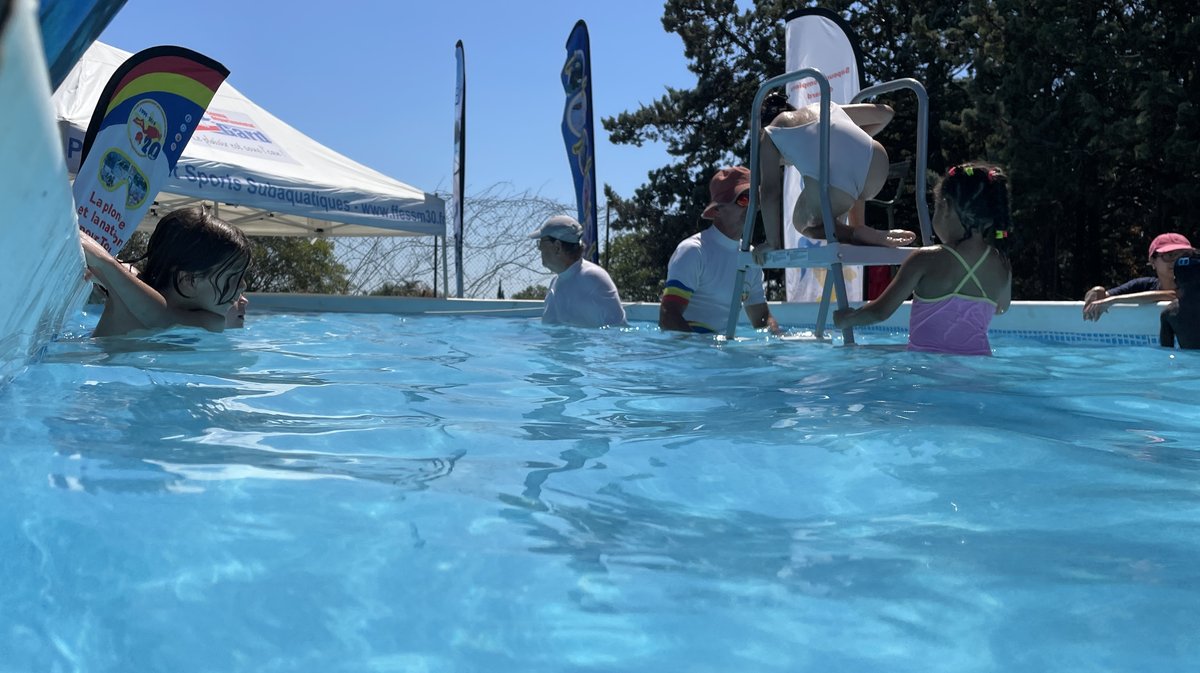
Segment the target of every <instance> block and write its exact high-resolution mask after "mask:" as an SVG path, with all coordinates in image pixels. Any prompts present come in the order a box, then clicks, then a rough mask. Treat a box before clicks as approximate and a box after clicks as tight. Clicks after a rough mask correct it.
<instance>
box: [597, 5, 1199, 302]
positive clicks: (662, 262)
mask: <svg viewBox="0 0 1200 673" xmlns="http://www.w3.org/2000/svg"><path fill="white" fill-rule="evenodd" d="M823 5H824V6H826V7H828V8H829V9H831V10H833V11H835V12H838V13H839V14H840V15H841V16H842V17H843V18H845V19H846V20H847V21H848V23H849V24H850V25H851V26H853V27H854V28H855V31H856V32H857V33H858V36H859V38H860V40H861V45H860V46H861V48H862V53H863V55H864V70H865V75H866V79H867V81H868V84H870V83H874V82H881V81H887V80H891V79H896V78H898V77H915V78H916V79H918V80H919V81H921V82H922V83H923V84H924V86H925V88H926V90H927V92H928V94H929V99H930V107H931V117H930V124H931V128H930V138H929V146H928V152H929V168H930V170H931V172H932V173H933V174H934V175H931V176H930V177H935V176H936V174H940V173H942V172H944V170H945V169H946V168H947V167H948V166H950V165H953V164H957V163H960V162H962V161H966V160H970V159H989V160H993V161H998V162H1000V163H1002V164H1004V165H1005V166H1006V168H1007V169H1008V171H1009V173H1010V174H1011V176H1012V185H1013V201H1012V202H1013V216H1014V218H1013V219H1014V224H1015V226H1014V232H1013V235H1012V238H1011V239H1010V240H1011V241H1012V250H1011V257H1012V258H1013V260H1014V295H1015V296H1016V297H1018V298H1022V299H1037V298H1052V299H1062V298H1079V297H1080V296H1082V292H1083V291H1084V289H1085V288H1086V287H1088V286H1089V285H1093V284H1096V283H1097V282H1102V283H1112V282H1115V281H1116V280H1119V279H1124V278H1127V277H1129V276H1130V275H1133V274H1134V273H1136V272H1137V271H1138V270H1140V269H1141V268H1144V267H1143V265H1144V264H1145V261H1144V259H1145V258H1144V252H1143V251H1144V249H1145V247H1144V246H1145V245H1146V244H1147V243H1148V242H1149V240H1150V238H1152V237H1153V235H1155V234H1157V233H1161V232H1163V231H1170V230H1175V231H1181V232H1182V233H1185V234H1189V235H1194V234H1196V233H1197V232H1196V231H1195V229H1193V228H1192V227H1191V226H1189V225H1190V223H1191V222H1192V221H1194V216H1192V213H1195V212H1197V210H1200V162H1198V161H1197V160H1196V158H1197V157H1198V156H1200V87H1198V85H1200V82H1198V81H1197V72H1198V70H1200V50H1198V49H1196V47H1195V44H1196V43H1197V40H1198V38H1200V15H1197V14H1196V13H1195V12H1194V11H1193V10H1192V9H1191V7H1190V6H1189V5H1187V4H1186V3H1179V2H1172V1H1170V0H1101V1H1098V2H1092V3H1065V4H1061V3H1060V4H1059V5H1053V6H1052V5H1047V4H1046V3H1041V2H1036V1H1035V0H968V2H961V3H943V2H935V1H932V0H913V1H912V2H904V3H894V2H883V1H879V0H867V1H863V2H850V1H846V0H836V1H834V2H829V3H823ZM789 9H790V8H789ZM783 18H784V10H783V8H782V3H778V2H772V1H769V0H759V1H758V2H756V3H755V4H754V6H753V8H751V9H748V10H744V11H743V10H739V9H738V6H737V4H736V3H735V2H733V1H732V0H667V2H666V6H665V8H664V15H663V27H664V28H665V29H666V30H668V31H670V32H674V33H677V34H678V35H679V36H680V37H681V38H682V39H683V43H684V53H685V55H686V56H687V58H688V59H689V61H690V65H689V68H690V69H691V70H692V72H694V73H695V74H696V78H697V82H696V86H695V87H694V88H693V89H688V90H678V89H669V90H668V91H667V93H666V94H665V95H664V96H663V97H662V98H660V99H659V100H657V101H654V102H652V103H650V104H648V105H643V106H642V107H641V108H639V109H638V110H635V111H632V112H625V113H622V114H620V115H617V116H616V117H609V118H605V119H603V120H602V123H603V125H604V128H605V129H606V130H608V131H609V133H610V134H611V139H612V140H613V142H618V143H626V144H632V145H640V144H641V143H643V142H645V141H648V140H654V141H662V142H664V143H666V145H667V150H668V152H669V153H670V154H671V155H672V156H673V157H675V158H676V160H675V161H674V162H673V163H671V164H670V165H668V166H664V167H662V168H659V169H656V170H654V171H651V172H650V174H649V179H648V182H647V183H646V184H645V185H643V186H641V187H639V188H638V189H637V190H635V192H634V195H633V196H632V197H629V198H622V197H620V196H619V195H616V194H611V195H610V197H609V200H610V202H611V203H613V204H614V205H616V206H617V212H618V217H617V219H616V220H614V222H613V223H612V227H613V229H614V231H621V232H624V233H623V234H622V235H621V236H618V238H617V239H616V240H614V242H613V250H612V252H611V255H612V257H611V262H610V265H609V266H610V273H611V274H612V276H613V280H614V281H615V282H616V283H617V286H618V288H620V291H621V293H622V296H623V297H624V296H629V297H631V298H632V297H635V296H639V297H640V296H643V295H648V294H649V292H648V290H647V287H648V285H649V281H648V278H650V277H653V278H657V279H658V280H660V281H661V279H663V278H665V275H666V263H667V260H668V259H669V258H670V254H671V252H672V251H673V250H674V246H675V244H676V243H677V242H678V241H679V240H681V239H682V238H684V237H685V236H687V235H690V234H691V233H694V232H695V231H696V230H697V229H698V228H699V224H700V223H699V220H698V217H699V213H700V211H701V209H702V208H703V206H704V204H705V203H706V202H707V196H708V194H707V189H706V179H707V177H708V176H710V175H711V174H712V172H713V171H714V170H715V169H716V168H718V167H720V166H721V165H728V164H734V163H740V164H745V163H746V162H747V161H748V157H749V151H748V143H747V132H748V129H749V110H750V105H751V102H752V100H753V96H754V93H755V90H756V89H757V87H758V85H759V83H760V82H761V81H763V80H764V79H766V78H767V77H769V76H773V75H776V74H779V73H781V72H783V57H784V54H783V44H784V38H783V21H782V20H783ZM884 102H887V103H889V104H891V105H893V107H895V108H896V110H897V116H896V119H895V121H893V122H892V123H891V124H890V125H889V126H888V128H887V129H885V130H884V132H883V133H882V134H881V135H880V137H879V139H880V141H881V142H882V143H883V144H884V146H885V147H887V148H888V149H889V153H890V154H892V156H893V160H898V159H900V158H903V157H906V156H908V155H910V154H911V153H912V151H913V150H912V148H914V147H915V145H916V143H915V117H914V115H913V114H912V110H911V108H912V102H911V100H910V99H908V98H905V97H904V96H902V95H897V96H895V97H894V98H889V99H887V100H885V101H884ZM606 191H610V190H607V188H606ZM872 212H873V211H870V210H869V211H868V214H869V215H870V214H871V213H872ZM876 215H878V213H876ZM896 217H897V223H898V224H900V225H901V226H906V227H908V228H910V229H916V221H915V208H914V207H911V206H910V207H909V208H900V209H897V211H896ZM626 237H631V239H630V240H628V241H626V240H624V239H625V238H626Z"/></svg>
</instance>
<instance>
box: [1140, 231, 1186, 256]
mask: <svg viewBox="0 0 1200 673" xmlns="http://www.w3.org/2000/svg"><path fill="white" fill-rule="evenodd" d="M1191 249H1192V244H1191V243H1190V242H1188V240H1187V237H1186V236H1184V235H1183V234H1159V235H1158V236H1155V237H1154V240H1153V241H1150V258H1151V259H1154V256H1155V255H1161V254H1163V253H1167V252H1173V251H1175V250H1191Z"/></svg>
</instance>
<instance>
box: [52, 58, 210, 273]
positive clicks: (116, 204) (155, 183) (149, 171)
mask: <svg viewBox="0 0 1200 673" xmlns="http://www.w3.org/2000/svg"><path fill="white" fill-rule="evenodd" d="M228 76H229V70H228V69H226V68H225V66H223V65H221V64H220V63H217V62H216V61H214V60H212V59H211V58H208V57H207V56H204V55H203V54H198V53H196V52H194V51H191V50H189V49H184V48H182V47H173V46H162V47H151V48H149V49H146V50H143V51H140V52H138V53H136V54H134V55H133V56H130V57H129V59H128V60H127V61H125V63H123V64H121V66H120V67H119V68H117V70H116V72H114V73H113V76H112V77H111V78H110V79H109V80H108V85H107V86H105V87H104V91H103V93H101V94H100V100H99V102H97V103H96V110H95V112H93V113H92V120H91V123H90V124H89V125H88V130H87V135H85V136H84V139H83V153H82V158H81V160H80V165H79V174H78V175H77V176H76V178H75V186H74V189H73V192H74V195H75V206H76V210H77V212H78V214H79V228H80V229H83V230H84V231H86V232H87V233H88V234H90V235H91V236H92V238H95V239H96V240H97V241H99V242H100V244H101V245H103V246H104V248H105V249H106V250H108V251H109V252H111V253H112V254H114V255H115V254H117V253H118V252H120V250H121V248H122V247H124V245H125V243H126V242H128V240H129V236H130V234H132V233H133V231H134V230H135V229H136V228H137V226H138V223H139V222H141V221H142V218H143V217H145V215H146V211H148V210H149V209H150V206H151V204H153V203H154V197H155V196H156V195H157V194H158V192H159V191H160V190H161V189H162V186H163V184H164V183H165V182H166V181H167V178H168V176H169V175H170V173H171V171H173V170H175V163H176V162H177V161H179V156H180V155H181V154H183V148H184V147H185V146H186V145H187V143H188V140H190V139H191V137H192V132H193V131H195V130H196V125H197V124H199V123H200V120H201V118H202V117H203V116H204V111H205V110H206V109H207V108H208V104H209V102H211V101H212V98H213V95H214V94H216V92H217V87H219V86H221V82H224V81H225V78H226V77H228Z"/></svg>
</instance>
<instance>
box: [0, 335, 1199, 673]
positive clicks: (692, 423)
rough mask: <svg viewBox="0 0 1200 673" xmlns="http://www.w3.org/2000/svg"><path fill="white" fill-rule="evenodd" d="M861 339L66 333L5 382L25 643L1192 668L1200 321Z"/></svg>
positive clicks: (557, 662)
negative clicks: (105, 336) (1194, 331)
mask: <svg viewBox="0 0 1200 673" xmlns="http://www.w3.org/2000/svg"><path fill="white" fill-rule="evenodd" d="M86 322H87V320H86V319H84V320H83V321H82V322H81V324H80V325H76V326H74V327H72V328H71V329H70V330H69V331H72V332H74V333H76V334H80V333H83V330H84V327H83V325H85V324H86ZM860 341H863V342H866V344H867V346H866V347H858V348H851V349H840V348H839V349H837V350H836V351H834V350H832V349H835V348H837V347H835V346H830V345H828V344H818V343H808V342H804V341H800V342H783V341H779V340H777V339H769V338H766V337H762V336H750V335H747V338H745V339H743V340H740V341H738V342H736V343H731V344H725V345H718V344H716V343H715V342H714V341H712V340H709V339H704V338H681V337H677V336H673V335H667V334H661V333H659V332H658V331H657V330H656V329H654V328H651V327H649V326H647V325H646V324H639V325H638V326H636V327H634V328H632V329H629V330H576V329H569V328H552V327H544V326H542V325H541V324H540V323H538V322H537V321H530V320H522V319H501V318H464V317H454V316H446V317H433V316H420V317H412V316H407V317H406V316H395V315H359V314H278V315H260V316H254V319H253V320H252V321H251V322H250V323H249V326H248V327H247V328H246V329H245V330H243V331H238V332H230V333H227V334H225V335H200V334H194V333H186V334H184V333H179V334H174V335H166V336H164V337H162V338H159V339H155V340H153V341H151V342H147V341H135V342H130V343H127V344H125V346H124V350H123V349H122V347H120V346H119V345H117V346H113V347H110V350H108V351H106V350H103V349H102V347H101V346H99V345H97V344H94V343H91V342H88V341H85V340H70V339H68V340H65V341H59V342H56V343H53V344H51V345H50V347H49V349H48V352H47V353H46V355H45V357H44V358H42V360H41V361H39V362H37V363H35V364H33V365H31V366H30V367H29V368H28V369H27V370H26V371H25V372H23V373H22V374H21V375H20V376H18V377H17V378H16V379H15V380H13V381H11V382H10V383H9V384H8V385H6V386H5V387H3V388H0V406H2V407H3V408H4V409H5V410H6V414H5V416H4V420H3V421H0V438H2V439H3V445H4V447H5V451H4V453H3V454H2V455H3V457H2V458H0V492H2V493H3V494H4V496H3V497H2V498H0V530H3V531H4V533H5V534H4V537H3V538H2V541H0V563H2V564H3V565H4V568H3V570H4V573H3V577H4V578H5V579H6V581H5V582H4V583H3V584H2V585H0V605H3V606H4V607H5V609H4V610H3V611H2V612H0V652H4V653H5V656H4V657H3V658H2V660H3V663H2V664H0V670H5V671H7V670H13V671H25V670H39V671H40V670H45V671H53V670H62V671H68V670H80V671H131V670H145V671H148V670H175V671H185V672H188V671H241V670H254V671H284V670H287V671H292V670H297V671H510V670H511V671H516V670H520V671H568V670H574V671H662V670H677V671H732V670H744V671H803V670H812V671H879V670H889V671H956V672H959V671H1048V670H1061V671H1067V670H1071V671H1076V670H1087V671H1131V670H1146V671H1184V670H1190V669H1191V668H1192V667H1193V663H1194V662H1195V661H1196V660H1197V657H1198V656H1200V644H1198V641H1197V639H1196V638H1195V637H1194V634H1195V633H1197V632H1198V630H1200V610H1198V609H1197V608H1198V606H1200V571H1197V569H1196V564H1195V559H1196V558H1197V557H1198V555H1200V525H1198V524H1197V521H1200V486H1198V485H1197V475H1198V469H1200V460H1197V458H1198V456H1200V453H1197V442H1196V440H1195V437H1197V436H1200V420H1198V419H1197V415H1196V414H1195V412H1194V408H1195V407H1194V401H1195V399H1196V397H1197V393H1198V391H1200V382H1198V381H1197V379H1196V376H1195V374H1194V372H1195V371H1196V368H1197V364H1200V360H1198V359H1197V357H1198V356H1196V355H1195V354H1193V353H1188V352H1178V351H1176V352H1171V351H1166V350H1161V349H1157V348H1150V347H1124V348H1121V347H1113V346H1065V345H1054V346H1047V345H1044V344H1041V343H1037V342H1033V341H1028V340H1019V339H1013V338H1009V337H1003V336H1002V337H999V338H997V339H996V342H995V344H994V345H995V346H996V347H997V353H998V355H997V357H995V358H952V357H938V356H932V355H921V354H909V353H903V352H888V351H885V350H883V349H882V348H880V347H879V346H881V345H886V344H899V343H901V342H902V337H901V336H900V335H888V334H882V333H870V334H864V335H862V336H861V337H860ZM1134 382H1136V383H1134Z"/></svg>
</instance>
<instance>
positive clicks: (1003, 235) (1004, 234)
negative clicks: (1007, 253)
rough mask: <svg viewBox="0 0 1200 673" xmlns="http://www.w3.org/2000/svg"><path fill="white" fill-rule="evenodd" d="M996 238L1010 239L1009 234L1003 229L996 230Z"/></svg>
mask: <svg viewBox="0 0 1200 673" xmlns="http://www.w3.org/2000/svg"><path fill="white" fill-rule="evenodd" d="M996 238H997V239H1001V238H1008V232H1007V231H1005V230H1003V229H997V230H996Z"/></svg>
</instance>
